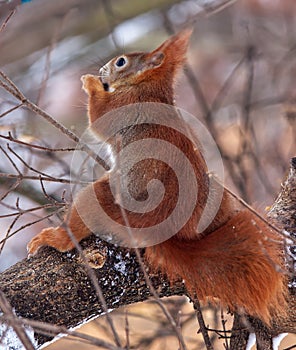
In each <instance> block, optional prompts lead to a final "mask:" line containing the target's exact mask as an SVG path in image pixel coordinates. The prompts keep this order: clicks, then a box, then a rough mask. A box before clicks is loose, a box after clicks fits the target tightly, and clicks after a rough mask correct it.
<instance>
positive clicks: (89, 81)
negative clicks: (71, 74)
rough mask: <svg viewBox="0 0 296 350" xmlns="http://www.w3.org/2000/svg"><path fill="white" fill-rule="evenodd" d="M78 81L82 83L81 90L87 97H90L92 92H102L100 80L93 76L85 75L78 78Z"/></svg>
mask: <svg viewBox="0 0 296 350" xmlns="http://www.w3.org/2000/svg"><path fill="white" fill-rule="evenodd" d="M80 80H81V81H82V89H83V90H84V91H85V92H86V93H87V94H88V95H91V94H92V93H93V92H98V91H104V87H103V84H102V82H101V81H100V78H99V77H97V76H95V75H92V74H85V75H83V76H82V77H81V78H80Z"/></svg>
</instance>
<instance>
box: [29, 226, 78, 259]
mask: <svg viewBox="0 0 296 350" xmlns="http://www.w3.org/2000/svg"><path fill="white" fill-rule="evenodd" d="M43 246H50V247H53V248H55V249H57V250H59V251H60V252H65V251H68V250H71V249H73V248H74V244H73V242H72V241H71V238H70V237H69V235H68V233H67V231H66V230H64V229H63V228H61V227H49V228H45V229H44V230H42V231H41V232H40V233H39V234H38V235H37V236H35V237H34V238H33V239H32V240H31V241H30V242H29V244H28V245H27V251H28V254H29V256H31V255H35V254H36V253H37V251H38V250H39V249H40V248H41V247H43Z"/></svg>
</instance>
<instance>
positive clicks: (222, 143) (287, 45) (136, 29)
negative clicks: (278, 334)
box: [0, 0, 296, 350]
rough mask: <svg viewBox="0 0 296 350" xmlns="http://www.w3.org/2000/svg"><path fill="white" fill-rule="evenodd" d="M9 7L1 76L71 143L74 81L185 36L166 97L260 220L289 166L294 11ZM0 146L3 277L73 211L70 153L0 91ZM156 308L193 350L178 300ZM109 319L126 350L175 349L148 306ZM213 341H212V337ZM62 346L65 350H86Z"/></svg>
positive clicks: (201, 2) (188, 309)
mask: <svg viewBox="0 0 296 350" xmlns="http://www.w3.org/2000/svg"><path fill="white" fill-rule="evenodd" d="M17 4H18V2H17V1H10V2H8V1H7V2H5V1H4V2H3V1H2V2H1V1H0V28H1V29H0V68H1V71H2V72H4V73H5V74H6V75H7V76H8V77H9V78H10V79H11V80H12V81H13V82H14V84H16V86H17V87H18V88H19V89H20V90H21V91H22V93H23V94H24V95H25V96H26V98H28V99H30V100H31V101H32V102H34V103H36V104H37V105H38V106H40V107H41V108H42V109H43V110H45V111H46V112H47V113H48V114H50V115H51V116H52V117H54V118H55V119H56V120H58V121H59V122H60V123H62V124H63V125H65V126H66V127H67V128H69V129H70V130H72V131H73V132H75V134H77V135H81V134H82V133H83V131H84V130H85V128H86V127H87V125H88V123H87V116H86V95H85V93H84V92H83V91H82V90H81V82H80V77H81V75H83V74H86V73H91V74H97V73H98V69H99V68H100V67H101V66H102V65H103V64H105V63H106V62H107V61H108V60H109V59H110V58H112V57H113V56H115V55H117V54H121V53H124V52H130V51H140V50H143V51H149V50H151V49H154V48H156V47H157V46H158V45H159V44H160V43H161V42H162V41H164V40H165V39H166V38H167V37H168V36H169V35H170V34H172V33H173V32H177V31H179V30H181V29H183V28H184V27H187V26H192V27H193V29H194V33H193V36H192V38H191V42H190V49H189V52H188V66H187V67H186V70H185V72H184V73H183V74H182V75H181V76H180V79H179V82H178V85H177V88H176V104H177V106H179V107H181V108H183V109H185V110H187V111H188V112H190V113H191V114H193V115H194V116H196V117H197V118H199V120H200V121H202V122H203V123H204V125H205V126H206V127H207V128H208V130H209V131H210V132H211V134H212V135H213V137H214V139H215V140H216V142H217V145H218V147H219V149H220V152H221V155H222V158H223V161H224V167H225V184H226V185H227V186H228V187H229V188H231V189H232V190H233V191H234V192H235V193H236V194H238V195H239V196H241V197H242V198H243V199H244V200H246V201H247V202H248V203H249V204H252V205H253V206H254V207H255V208H256V209H257V210H258V211H259V212H260V213H264V212H265V210H266V208H267V207H268V206H269V205H271V204H272V202H273V200H274V199H275V197H276V195H277V193H278V192H279V189H280V186H281V182H282V180H283V178H284V176H285V174H286V172H287V170H288V168H289V160H290V158H291V157H292V156H295V136H296V108H295V106H296V105H295V102H296V86H295V73H296V58H295V53H296V41H295V38H296V2H295V0H284V1H281V0H238V1H218V0H217V1H213V0H212V1H210V0H208V1H207V0H192V1H176V0H158V1H156V0H149V1H146V0H145V1H144V0H143V1H134V0H117V1H116V0H111V1H108V0H83V1H79V0H63V1H59V0H50V1H46V0H33V1H31V2H28V3H24V4H22V5H19V6H17V7H16V5H17ZM0 147H1V148H0V175H1V176H0V199H1V202H0V222H1V233H0V240H1V244H0V251H1V254H0V269H1V270H4V269H6V268H7V267H9V266H10V265H12V264H14V263H15V262H16V261H18V260H20V259H22V258H24V257H25V256H26V244H27V243H28V241H29V240H30V238H31V237H32V236H34V235H35V234H37V233H38V232H39V231H40V230H41V229H42V228H44V227H47V226H48V225H53V224H57V223H59V220H60V217H61V215H62V214H61V213H62V211H63V208H64V206H65V204H66V203H67V202H70V201H71V190H70V186H69V178H70V163H71V157H72V154H73V150H74V149H75V143H74V142H73V141H72V140H71V139H70V138H68V137H67V136H66V135H65V134H63V133H61V132H60V131H59V130H58V129H57V128H55V127H53V126H52V124H50V123H48V122H47V121H46V120H45V119H44V118H42V117H41V116H40V115H37V114H36V113H34V112H32V110H30V109H28V108H25V107H24V106H23V105H22V104H21V103H20V101H19V100H18V99H16V98H15V97H14V96H13V95H12V94H11V93H9V92H8V91H7V89H4V88H0ZM40 177H41V178H42V181H41V180H40ZM166 303H167V304H168V306H169V308H170V310H171V311H172V313H173V315H175V316H176V317H177V318H179V320H180V327H181V328H182V332H183V333H184V336H185V337H186V340H187V342H188V349H202V348H203V345H202V344H203V343H202V341H201V339H200V338H199V335H196V332H197V330H198V326H197V324H196V320H195V317H194V315H193V314H192V306H191V305H190V304H188V302H187V300H186V298H184V297H180V298H174V299H168V300H166ZM113 314H114V315H113V316H114V318H115V319H116V322H117V323H118V328H120V329H123V330H124V327H125V326H124V325H125V324H126V315H128V319H129V327H130V341H131V344H133V346H134V347H131V348H135V349H177V348H178V343H177V340H176V339H175V337H173V333H172V332H171V331H170V329H169V327H168V325H167V324H166V321H165V319H164V317H161V315H160V311H159V310H158V309H157V307H156V306H155V305H154V304H153V303H152V302H147V303H143V304H141V305H133V306H131V307H130V308H126V309H124V310H119V311H117V312H116V313H115V312H114V313H113ZM207 315H208V320H207V321H208V322H209V324H210V327H211V328H216V329H217V328H219V327H221V325H219V324H218V323H217V322H218V319H220V316H219V317H217V313H216V312H214V311H213V310H211V309H209V311H208V313H207ZM225 317H226V316H225ZM104 322H105V321H104V318H103V317H102V318H100V319H99V321H96V322H95V324H94V323H92V324H91V325H88V326H87V327H88V331H91V332H93V334H95V335H97V336H99V335H100V337H101V336H102V337H107V338H108V336H109V337H110V332H109V331H108V329H107V326H106V324H105V323H104ZM227 327H228V328H230V327H231V320H230V319H229V320H228V323H227ZM108 332H109V333H108ZM122 336H123V337H124V336H125V333H124V331H122ZM212 336H213V337H215V338H216V339H218V338H219V335H217V334H216V333H214V332H213V334H212ZM199 339H200V340H199ZM69 341H70V340H67V343H66V344H65V345H64V346H65V347H64V348H65V349H68V348H69V346H70V345H71V347H72V348H73V350H74V348H75V349H94V348H95V347H94V346H90V345H85V344H84V345H83V344H76V343H74V342H71V343H69ZM132 342H133V343H132ZM284 342H286V343H284ZM224 343H225V340H224V339H220V340H218V343H217V345H216V347H215V349H224V348H225V347H224V345H223V344H224ZM294 343H296V339H295V336H294V338H293V336H291V337H290V338H286V339H285V340H284V341H283V342H282V345H281V346H282V347H281V349H284V348H285V347H288V346H291V345H292V344H294ZM62 346H63V345H62V344H61V343H59V344H58V345H55V346H53V347H52V348H51V349H63V347H62ZM75 346H77V347H75Z"/></svg>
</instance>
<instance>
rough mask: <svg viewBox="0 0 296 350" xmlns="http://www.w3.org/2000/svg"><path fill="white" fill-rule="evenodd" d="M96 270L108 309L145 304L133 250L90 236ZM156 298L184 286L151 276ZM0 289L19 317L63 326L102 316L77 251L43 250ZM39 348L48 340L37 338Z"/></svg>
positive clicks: (4, 278)
mask: <svg viewBox="0 0 296 350" xmlns="http://www.w3.org/2000/svg"><path fill="white" fill-rule="evenodd" d="M82 247H83V248H86V247H87V249H86V250H85V251H84V252H85V254H86V256H87V257H89V256H91V257H92V262H91V263H92V265H94V264H97V265H98V266H100V265H102V263H104V265H103V266H102V267H101V268H97V269H95V270H94V271H95V275H96V277H97V280H98V281H99V284H100V287H101V288H102V292H103V295H104V298H105V300H106V303H107V308H108V309H114V308H117V307H119V306H123V305H127V304H131V303H136V302H139V301H144V300H147V299H148V298H149V297H150V296H151V294H150V291H149V288H148V287H147V285H146V283H145V278H144V275H143V272H142V271H141V268H140V266H139V263H138V261H137V258H136V255H135V253H134V252H132V251H129V250H125V249H122V248H116V247H115V246H113V245H108V244H107V243H106V242H104V241H100V240H98V238H96V237H94V236H92V237H90V238H89V239H87V240H85V241H84V242H82ZM149 277H150V279H151V282H152V284H153V286H154V288H155V289H156V290H157V292H158V294H159V296H170V295H181V294H184V293H185V289H184V287H183V285H182V284H181V283H180V284H176V285H174V286H172V287H170V286H169V283H168V281H167V280H166V279H165V278H163V277H160V276H156V275H152V274H149ZM0 285H1V290H2V291H3V292H4V293H5V295H6V297H7V298H8V300H9V301H10V303H11V305H12V306H13V308H14V310H15V312H16V313H17V315H19V316H22V317H25V318H29V319H33V320H39V321H44V322H49V323H52V324H56V325H63V326H66V327H67V328H69V327H73V326H77V325H78V324H81V323H82V322H84V321H85V320H87V319H90V318H92V317H94V316H99V315H101V314H103V313H104V312H105V311H106V310H104V309H103V307H102V305H101V303H100V301H99V298H98V297H97V295H96V291H95V288H94V287H93V284H92V282H91V279H90V277H89V273H88V271H87V269H86V267H85V265H84V263H83V260H82V259H81V258H80V257H79V254H78V253H77V252H74V251H73V252H71V253H65V254H61V253H59V252H57V251H55V250H53V249H50V248H47V247H46V248H44V249H42V251H41V252H40V253H39V254H38V255H36V256H34V257H32V258H30V259H25V260H23V261H21V262H19V263H17V264H15V265H14V266H12V267H11V268H10V269H8V270H7V271H5V272H4V273H2V274H1V276H0ZM38 338H39V342H40V343H41V344H42V343H44V342H45V341H46V340H48V338H46V337H44V336H41V335H39V336H38Z"/></svg>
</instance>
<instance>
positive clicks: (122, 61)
mask: <svg viewBox="0 0 296 350" xmlns="http://www.w3.org/2000/svg"><path fill="white" fill-rule="evenodd" d="M125 64H126V60H125V58H124V57H119V58H118V60H117V61H116V62H115V65H116V66H117V67H123V66H124V65H125Z"/></svg>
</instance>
